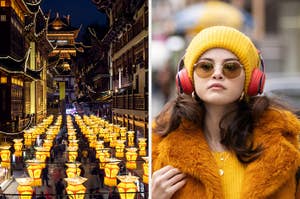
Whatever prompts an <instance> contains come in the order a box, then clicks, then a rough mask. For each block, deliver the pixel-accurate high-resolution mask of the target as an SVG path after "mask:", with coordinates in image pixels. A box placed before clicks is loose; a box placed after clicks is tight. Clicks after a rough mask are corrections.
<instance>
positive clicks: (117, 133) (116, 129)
mask: <svg viewBox="0 0 300 199" xmlns="http://www.w3.org/2000/svg"><path fill="white" fill-rule="evenodd" d="M114 133H116V135H117V137H119V136H120V125H118V124H115V125H114Z"/></svg>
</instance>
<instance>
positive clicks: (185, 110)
mask: <svg viewBox="0 0 300 199" xmlns="http://www.w3.org/2000/svg"><path fill="white" fill-rule="evenodd" d="M237 103H238V106H237V108H236V109H234V110H233V111H231V112H229V113H227V114H225V115H224V116H223V117H222V119H221V121H220V123H219V127H220V132H221V143H222V144H223V145H224V146H225V147H227V148H228V149H229V150H232V151H234V152H235V154H236V155H237V157H238V159H239V161H240V162H242V163H250V162H252V161H254V160H256V159H257V158H258V157H259V155H260V154H261V152H262V151H263V148H262V147H261V146H260V145H259V146H256V147H254V145H253V138H252V137H253V136H252V135H253V129H254V125H255V123H256V122H257V121H258V120H259V118H260V117H261V115H262V114H263V113H264V111H266V110H267V109H268V108H269V107H270V106H275V107H278V108H285V109H287V106H285V105H283V104H282V103H280V102H279V101H278V100H271V99H270V98H268V97H267V96H258V97H251V98H250V99H249V101H248V102H246V101H245V100H242V101H239V102H237ZM205 114H206V111H205V107H204V104H203V102H202V101H201V100H200V98H199V97H198V96H195V97H192V96H190V95H186V94H178V96H177V98H176V99H175V100H172V101H170V102H168V103H167V104H166V105H165V107H164V108H163V110H162V111H161V113H160V114H159V115H158V116H157V117H156V118H155V124H156V125H155V126H154V129H153V130H154V131H155V132H157V133H158V134H160V135H161V136H166V135H168V134H169V133H171V132H172V131H174V130H176V129H177V128H178V127H179V125H180V124H181V122H182V120H188V121H190V122H192V123H193V124H195V126H196V127H197V128H201V129H203V124H204V118H205ZM184 128H189V127H184Z"/></svg>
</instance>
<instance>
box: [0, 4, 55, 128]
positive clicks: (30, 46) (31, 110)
mask: <svg viewBox="0 0 300 199" xmlns="http://www.w3.org/2000/svg"><path fill="white" fill-rule="evenodd" d="M40 3H41V1H40V2H35V1H33V0H1V1H0V29H1V37H0V43H1V46H0V90H1V92H0V112H1V115H0V130H2V131H5V132H17V131H21V130H22V129H24V128H25V127H26V126H27V125H29V124H30V123H36V122H39V121H40V120H42V119H43V118H44V117H45V115H46V97H45V96H46V87H45V85H46V84H45V82H46V70H45V66H46V65H47V54H48V53H49V51H51V50H52V46H51V44H50V43H49V41H48V40H47V37H46V29H47V18H45V16H44V14H43V12H42V10H41V9H40V5H39V4H40Z"/></svg>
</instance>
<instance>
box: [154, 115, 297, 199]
mask: <svg viewBox="0 0 300 199" xmlns="http://www.w3.org/2000/svg"><path fill="white" fill-rule="evenodd" d="M187 125H188V126H189V128H188V130H187V129H186V128H184V126H187ZM191 126H192V124H191V123H188V122H183V123H182V125H181V126H180V127H179V128H178V129H177V130H176V131H174V132H172V133H170V134H169V135H168V136H166V137H164V138H161V137H158V136H155V135H154V136H153V139H154V140H153V142H156V141H158V142H159V144H158V145H157V147H158V148H157V150H158V151H159V153H160V154H159V156H160V157H161V158H164V159H165V161H167V163H168V164H170V165H172V166H174V167H177V168H179V169H180V170H181V171H182V172H184V173H186V174H188V175H190V176H192V177H193V178H196V179H198V180H200V181H201V182H202V183H203V184H204V186H205V187H206V193H207V198H224V197H223V193H222V187H221V179H220V177H219V176H218V174H217V172H216V171H217V164H216V162H215V159H214V158H213V156H212V154H211V152H210V150H209V146H208V144H207V143H206V140H205V138H204V135H203V133H202V131H201V130H200V129H196V128H193V127H191ZM299 132H300V122H299V120H298V119H297V118H296V117H295V116H294V115H293V114H291V113H290V112H287V111H279V110H275V109H273V110H269V111H267V112H266V113H265V114H264V115H263V116H262V118H261V119H260V121H259V122H258V123H257V125H256V127H255V130H254V143H255V145H261V146H262V147H263V148H264V151H263V153H262V154H261V156H260V157H259V158H258V159H257V160H256V161H254V162H252V163H250V164H248V165H247V167H246V170H245V179H244V186H243V190H242V196H243V198H249V199H250V198H251V199H254V198H255V199H256V198H267V197H269V196H270V195H271V194H272V193H275V191H276V190H278V189H279V188H280V186H282V185H283V184H284V183H285V182H286V181H287V180H289V179H291V178H292V177H293V176H294V175H295V173H296V170H297V168H298V166H299V164H300V161H299V159H300V155H299V151H298V141H297V138H298V133H299ZM157 139H158V140H157ZM155 140H156V141H155ZM174 146H176V147H174ZM154 150H156V149H155V148H154ZM154 153H155V152H154ZM160 157H158V158H160ZM154 167H155V166H154Z"/></svg>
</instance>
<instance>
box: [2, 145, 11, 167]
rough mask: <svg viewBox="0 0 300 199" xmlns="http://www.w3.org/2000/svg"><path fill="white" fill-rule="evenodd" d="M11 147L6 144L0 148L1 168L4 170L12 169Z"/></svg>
mask: <svg viewBox="0 0 300 199" xmlns="http://www.w3.org/2000/svg"><path fill="white" fill-rule="evenodd" d="M9 148H10V145H8V143H5V144H3V145H1V146H0V150H1V159H2V162H1V166H2V167H3V168H10V150H9Z"/></svg>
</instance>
